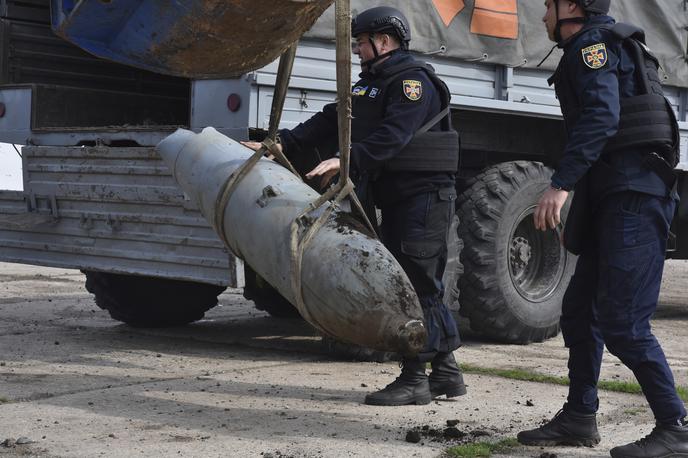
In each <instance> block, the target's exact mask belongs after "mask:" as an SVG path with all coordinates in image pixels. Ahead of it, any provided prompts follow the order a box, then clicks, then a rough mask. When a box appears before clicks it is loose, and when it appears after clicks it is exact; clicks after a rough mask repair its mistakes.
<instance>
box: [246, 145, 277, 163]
mask: <svg viewBox="0 0 688 458" xmlns="http://www.w3.org/2000/svg"><path fill="white" fill-rule="evenodd" d="M239 143H241V144H242V145H244V146H245V147H246V148H250V149H252V150H253V151H258V150H259V149H260V148H261V147H262V146H263V144H262V143H260V142H239ZM277 149H279V150H280V151H282V145H281V144H279V143H277ZM266 157H267V158H268V159H270V160H271V161H272V160H274V159H275V156H273V155H272V154H268V155H267V156H266Z"/></svg>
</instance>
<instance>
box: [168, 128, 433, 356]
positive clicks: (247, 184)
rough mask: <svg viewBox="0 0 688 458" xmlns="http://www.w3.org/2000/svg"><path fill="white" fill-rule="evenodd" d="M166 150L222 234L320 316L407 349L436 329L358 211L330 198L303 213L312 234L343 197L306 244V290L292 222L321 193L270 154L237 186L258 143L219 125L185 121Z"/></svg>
mask: <svg viewBox="0 0 688 458" xmlns="http://www.w3.org/2000/svg"><path fill="white" fill-rule="evenodd" d="M157 150H158V152H159V153H160V155H161V156H162V158H163V160H164V161H165V162H166V163H167V165H168V166H169V167H170V168H171V169H172V172H173V175H174V178H175V179H176V181H177V183H178V184H179V186H180V187H181V188H182V190H183V191H184V192H185V193H186V195H187V196H188V197H189V198H190V199H191V200H192V201H194V202H195V203H196V204H197V205H198V207H199V209H200V210H201V213H202V214H203V215H204V216H205V218H206V219H207V220H208V222H210V224H211V225H212V226H213V227H214V228H215V230H216V231H217V232H218V235H219V236H220V238H221V239H222V240H224V241H225V243H226V244H227V245H228V246H229V248H230V249H231V250H232V251H233V252H234V253H235V254H236V255H237V256H239V257H241V258H242V259H243V260H244V261H245V262H247V263H248V264H249V265H250V266H251V267H252V268H253V269H254V270H255V271H256V272H257V273H258V274H260V276H261V277H263V278H264V279H265V280H267V281H268V282H269V283H270V284H271V285H272V286H273V287H275V288H276V289H277V290H278V291H279V292H280V294H282V295H283V296H284V297H285V298H286V299H287V300H289V301H290V302H291V303H292V304H294V305H295V306H296V308H297V309H298V311H299V313H301V315H302V316H303V317H304V318H305V319H306V320H307V321H308V322H310V323H311V324H312V325H313V326H315V327H316V328H318V329H319V330H321V331H322V332H324V333H326V334H328V335H330V336H333V337H336V338H338V339H341V340H344V341H347V342H351V343H355V344H358V345H362V346H365V347H369V348H374V349H377V350H383V351H393V352H398V353H401V354H404V355H413V354H415V353H417V352H418V351H420V350H421V348H422V347H423V345H424V343H425V338H426V330H425V327H424V326H423V321H422V319H423V312H422V309H421V307H420V304H419V302H418V297H417V295H416V293H415V291H414V289H413V286H412V285H411V282H410V281H409V279H408V277H407V276H406V274H405V273H404V271H403V270H402V268H401V266H400V265H399V263H398V262H397V261H396V259H394V257H393V256H392V254H391V253H390V252H389V251H388V250H387V249H386V248H385V247H384V245H382V243H381V242H380V241H379V240H378V239H377V238H375V237H373V236H371V234H370V233H369V232H367V231H366V230H365V227H364V226H363V225H361V224H360V223H359V222H358V221H357V220H356V219H355V218H354V217H353V216H352V215H351V214H350V213H348V212H345V211H343V210H342V209H341V208H340V207H339V206H338V205H337V204H335V203H332V202H327V203H326V204H325V205H324V206H323V207H320V208H318V209H316V210H313V211H312V212H310V213H308V214H307V215H306V217H304V218H300V219H299V222H300V226H299V231H300V233H301V234H302V233H303V232H305V231H307V230H308V229H309V227H308V226H309V225H311V224H313V222H314V221H315V220H316V219H317V217H318V216H319V215H320V214H322V212H323V211H325V209H326V208H327V206H334V208H331V209H332V212H331V214H330V215H329V217H328V218H327V220H326V221H325V223H324V225H323V226H322V227H321V228H319V229H318V230H317V231H316V232H315V233H314V235H313V236H312V238H310V240H309V241H308V242H307V243H306V244H305V245H304V251H303V256H302V262H301V270H300V275H301V281H300V289H301V292H300V293H301V294H302V296H301V297H302V299H303V300H299V297H298V294H299V291H298V287H297V288H296V290H295V288H294V281H293V280H294V279H293V276H294V275H295V274H298V272H294V265H295V264H294V262H293V261H294V257H293V254H292V246H293V245H292V240H293V238H292V223H293V222H294V221H295V220H296V219H297V218H298V217H299V216H300V215H302V214H303V213H304V211H305V210H306V209H307V208H308V207H309V204H311V203H312V202H314V201H315V200H317V199H318V198H319V197H320V195H319V194H318V193H317V192H315V191H314V190H313V189H311V188H310V187H309V186H307V185H306V184H305V183H303V181H301V179H300V178H299V177H297V176H295V175H294V174H292V173H291V172H290V171H289V170H287V169H286V168H284V167H282V166H281V165H279V164H277V163H275V162H273V161H271V160H268V159H265V158H263V159H260V160H259V161H258V162H257V163H256V164H255V166H254V167H253V168H251V169H250V171H249V172H248V173H247V174H246V175H245V176H244V177H243V178H242V179H241V180H240V181H238V183H237V184H236V186H235V187H232V188H233V190H231V189H232V188H230V190H231V192H229V193H228V192H227V191H228V184H229V183H230V181H231V178H230V177H232V174H233V173H234V172H235V171H237V169H239V168H240V166H241V165H242V164H243V163H244V162H245V161H246V160H247V159H249V158H250V157H251V156H252V155H253V153H254V152H253V151H252V150H250V149H248V148H246V147H245V146H243V145H241V144H240V143H238V142H235V141H233V140H232V139H230V138H228V137H226V136H224V135H222V134H220V133H218V132H217V131H216V130H215V129H213V128H211V127H208V128H206V129H204V130H203V132H202V133H200V134H195V133H193V132H190V131H187V130H183V129H180V130H178V131H177V132H175V133H174V134H172V135H170V136H169V137H167V138H166V139H164V140H163V141H162V142H160V144H158V146H157ZM297 284H298V282H297Z"/></svg>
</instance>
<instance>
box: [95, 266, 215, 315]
mask: <svg viewBox="0 0 688 458" xmlns="http://www.w3.org/2000/svg"><path fill="white" fill-rule="evenodd" d="M84 274H85V275H86V289H87V290H88V292H90V293H91V294H93V295H94V296H95V301H96V305H98V307H100V308H101V309H103V310H107V311H108V312H109V313H110V316H111V317H112V318H113V319H115V320H117V321H122V322H124V323H126V324H128V325H130V326H134V327H137V328H162V327H167V326H181V325H185V324H189V323H191V322H194V321H197V320H200V319H201V318H203V315H204V314H205V312H206V311H208V310H210V309H211V308H213V307H215V306H216V305H217V296H219V295H220V294H221V293H222V292H223V291H224V290H225V289H226V288H225V287H223V286H216V285H209V284H205V283H195V282H189V281H181V280H168V279H164V278H155V277H144V276H137V275H121V274H112V273H105V272H95V271H84Z"/></svg>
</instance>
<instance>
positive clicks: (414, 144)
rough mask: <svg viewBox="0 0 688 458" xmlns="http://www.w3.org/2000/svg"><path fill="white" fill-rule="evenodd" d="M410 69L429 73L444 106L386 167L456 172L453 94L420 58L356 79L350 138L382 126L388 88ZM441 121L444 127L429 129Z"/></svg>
mask: <svg viewBox="0 0 688 458" xmlns="http://www.w3.org/2000/svg"><path fill="white" fill-rule="evenodd" d="M409 70H422V71H424V72H425V73H426V75H427V76H428V78H430V81H432V83H433V86H434V87H435V88H436V89H437V90H438V91H439V94H440V100H441V104H442V110H441V112H440V113H439V114H438V115H437V116H435V117H434V118H433V119H431V120H430V121H429V122H428V123H426V124H425V125H424V126H422V127H421V128H420V129H419V130H418V131H417V132H416V133H415V135H414V137H413V138H412V140H411V141H410V142H409V143H408V144H407V145H406V147H404V149H402V150H401V151H400V152H399V154H397V155H396V156H395V157H394V158H393V159H392V160H390V161H388V162H387V163H386V164H385V166H384V170H385V171H390V172H401V171H411V172H451V173H456V171H457V170H458V164H459V134H458V133H457V132H456V131H455V130H454V129H453V127H452V125H451V122H450V118H449V112H450V111H449V101H450V98H451V95H450V94H449V89H448V88H447V86H446V85H445V84H444V82H443V81H442V80H440V79H439V78H438V77H437V75H436V74H435V72H434V70H433V69H432V67H430V66H429V65H427V64H424V63H421V62H404V63H401V64H398V65H395V66H392V67H390V68H387V69H385V70H384V71H383V72H381V74H380V75H379V76H378V77H377V78H375V79H372V80H363V81H360V82H359V83H357V85H356V86H355V87H354V94H355V96H354V97H353V100H352V107H353V110H352V111H353V113H354V119H353V120H352V129H351V130H352V132H351V141H352V142H354V143H355V142H357V141H361V140H363V139H365V138H366V137H367V136H368V135H370V134H371V133H372V132H374V131H375V129H377V128H378V127H379V126H380V124H381V123H382V121H383V118H384V111H385V106H386V103H385V97H386V91H388V90H389V87H390V84H391V83H392V82H394V81H395V80H397V79H398V78H399V77H400V75H401V74H402V73H403V72H407V71H409ZM357 92H358V95H356V93H357ZM438 123H441V130H439V131H430V129H431V128H432V127H434V126H435V125H437V124H438Z"/></svg>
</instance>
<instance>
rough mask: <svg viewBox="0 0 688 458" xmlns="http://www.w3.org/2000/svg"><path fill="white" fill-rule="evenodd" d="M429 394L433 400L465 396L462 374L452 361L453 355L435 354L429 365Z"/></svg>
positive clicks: (449, 353)
mask: <svg viewBox="0 0 688 458" xmlns="http://www.w3.org/2000/svg"><path fill="white" fill-rule="evenodd" d="M430 365H431V366H432V372H430V377H429V381H430V394H432V397H433V398H436V397H438V396H442V395H443V394H444V395H446V396H447V398H453V397H456V396H463V395H464V394H466V385H465V384H464V383H463V374H462V373H461V369H460V368H459V365H458V364H457V363H456V360H455V359H454V353H452V352H448V353H437V354H436V355H435V357H434V358H433V359H432V362H431V363H430Z"/></svg>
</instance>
